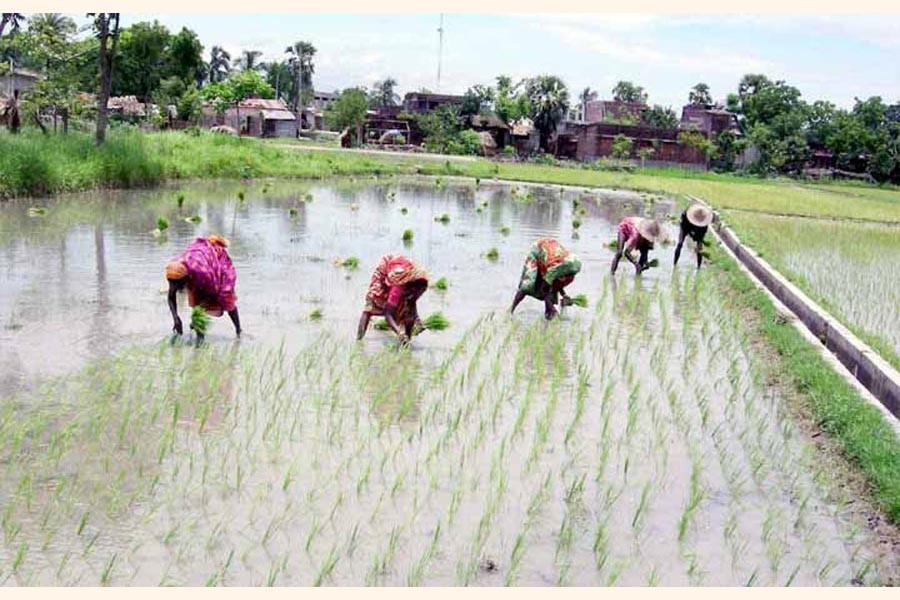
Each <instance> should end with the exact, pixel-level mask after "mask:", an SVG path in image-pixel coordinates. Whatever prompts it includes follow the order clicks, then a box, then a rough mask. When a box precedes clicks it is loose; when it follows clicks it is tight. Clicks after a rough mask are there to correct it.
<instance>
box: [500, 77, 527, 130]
mask: <svg viewBox="0 0 900 600" xmlns="http://www.w3.org/2000/svg"><path fill="white" fill-rule="evenodd" d="M496 82H497V87H496V93H495V94H494V112H495V113H497V116H498V117H500V118H501V119H503V122H504V123H512V122H513V121H516V120H518V119H520V118H522V117H526V116H528V115H530V114H531V107H530V106H529V104H528V96H526V95H525V94H524V93H522V92H521V88H522V86H523V84H524V82H522V81H520V82H519V83H516V84H513V82H512V78H510V77H508V76H507V75H500V76H498V77H497V79H496Z"/></svg>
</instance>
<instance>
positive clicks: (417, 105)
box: [403, 92, 463, 113]
mask: <svg viewBox="0 0 900 600" xmlns="http://www.w3.org/2000/svg"><path fill="white" fill-rule="evenodd" d="M462 103H463V97H462V96H453V95H450V94H432V93H430V92H409V93H408V94H406V96H404V97H403V109H404V110H405V111H407V112H412V113H425V112H430V111H432V110H435V109H438V108H440V107H441V106H445V105H448V104H450V105H461V104H462Z"/></svg>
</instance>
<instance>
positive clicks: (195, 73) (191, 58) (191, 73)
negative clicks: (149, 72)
mask: <svg viewBox="0 0 900 600" xmlns="http://www.w3.org/2000/svg"><path fill="white" fill-rule="evenodd" d="M167 63H168V64H167V67H166V73H165V76H166V77H178V78H179V79H181V81H183V82H184V85H185V87H190V85H191V84H192V83H194V84H196V85H198V86H199V85H200V84H202V83H203V77H204V75H205V66H204V64H203V44H201V43H200V38H199V37H197V34H196V33H194V32H193V31H191V30H190V29H188V28H187V27H182V28H181V31H179V32H178V33H177V34H175V35H173V36H172V38H171V39H170V40H169V49H168V52H167Z"/></svg>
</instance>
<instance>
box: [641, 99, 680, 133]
mask: <svg viewBox="0 0 900 600" xmlns="http://www.w3.org/2000/svg"><path fill="white" fill-rule="evenodd" d="M641 121H642V122H644V123H646V124H647V125H650V126H651V127H657V128H659V129H678V115H676V114H675V111H674V110H672V108H671V107H668V106H660V105H659V104H654V105H653V106H652V107H650V108H646V109H644V110H643V111H641Z"/></svg>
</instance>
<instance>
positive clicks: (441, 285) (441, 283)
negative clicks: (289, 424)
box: [434, 277, 450, 292]
mask: <svg viewBox="0 0 900 600" xmlns="http://www.w3.org/2000/svg"><path fill="white" fill-rule="evenodd" d="M434 287H435V288H436V289H438V290H440V291H442V292H444V291H446V290H447V288H448V287H450V284H449V283H447V278H446V277H441V278H440V279H438V280H437V281H436V282H435V283H434Z"/></svg>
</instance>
